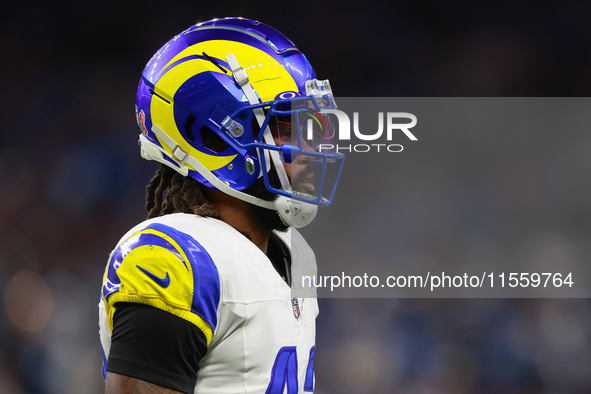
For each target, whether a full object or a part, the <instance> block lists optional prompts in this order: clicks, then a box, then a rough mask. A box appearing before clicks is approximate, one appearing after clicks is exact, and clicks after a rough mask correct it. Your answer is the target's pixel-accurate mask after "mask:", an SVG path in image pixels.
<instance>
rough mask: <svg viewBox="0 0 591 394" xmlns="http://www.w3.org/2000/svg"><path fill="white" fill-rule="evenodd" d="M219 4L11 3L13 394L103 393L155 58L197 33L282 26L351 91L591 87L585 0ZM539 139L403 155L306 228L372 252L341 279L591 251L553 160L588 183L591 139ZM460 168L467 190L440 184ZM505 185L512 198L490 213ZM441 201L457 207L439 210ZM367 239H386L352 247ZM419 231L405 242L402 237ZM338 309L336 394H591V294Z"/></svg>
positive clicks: (322, 353) (556, 91)
mask: <svg viewBox="0 0 591 394" xmlns="http://www.w3.org/2000/svg"><path fill="white" fill-rule="evenodd" d="M219 4H220V5H219V6H213V5H211V4H199V3H198V2H195V1H169V2H166V3H164V2H156V1H152V0H147V1H137V0H132V1H125V2H117V1H113V0H108V1H103V2H73V1H62V2H18V4H17V2H15V1H10V2H9V4H8V5H5V6H3V12H2V15H1V16H0V20H1V23H0V50H1V53H2V61H1V62H0V70H1V71H0V75H1V79H0V86H1V92H2V96H1V98H0V104H1V105H0V120H1V122H0V250H1V253H0V300H1V305H2V311H3V312H2V313H0V392H1V393H4V394H8V393H31V394H45V393H73V394H74V393H75V394H77V393H100V392H103V391H104V385H103V382H102V379H101V377H100V365H101V356H100V348H99V343H98V335H97V330H98V327H97V309H96V304H97V302H98V297H99V290H100V282H101V277H102V272H103V268H104V265H105V262H106V258H107V255H108V253H109V251H110V250H111V248H112V247H113V246H114V245H115V242H116V241H117V240H118V239H119V237H120V236H121V235H122V234H123V233H124V232H125V231H126V230H127V229H128V228H129V227H131V226H132V225H134V224H136V223H137V222H139V221H141V220H142V219H143V218H144V217H145V214H144V211H143V199H144V187H145V185H146V183H147V182H148V180H149V178H150V177H151V175H152V173H153V172H154V171H155V169H156V168H157V165H156V164H155V163H148V162H145V161H143V160H142V159H140V157H139V154H138V149H137V144H136V140H137V134H138V131H137V126H136V124H135V119H134V110H133V104H134V98H135V90H136V86H137V82H138V80H139V76H140V73H141V71H142V69H143V66H144V65H145V63H146V62H147V60H148V59H149V58H150V56H151V55H152V54H153V53H154V52H155V51H156V50H157V49H158V48H159V47H160V46H161V45H162V44H163V43H164V42H165V41H167V40H168V39H169V38H171V37H172V36H174V35H175V34H176V33H178V32H180V31H181V30H183V29H185V28H186V27H188V26H190V25H191V24H193V23H195V22H197V21H200V20H206V19H210V18H212V17H221V16H245V17H249V18H253V19H258V20H261V21H263V22H265V23H267V24H270V25H271V26H274V27H276V28H278V29H279V30H281V31H282V32H284V33H285V34H286V35H287V36H288V37H290V38H292V39H293V40H294V41H295V42H296V44H297V45H298V46H299V47H300V49H302V50H303V52H304V53H306V55H307V56H308V58H309V59H310V61H311V62H312V64H313V65H314V66H315V68H316V70H317V72H318V74H319V77H320V78H329V79H330V81H331V84H332V86H333V89H334V90H335V94H336V95H338V96H348V97H362V96H384V97H389V96H402V97H404V96H426V97H429V96H466V97H470V96H526V97H528V96H565V97H566V96H588V95H589V93H590V92H591V48H590V46H591V23H589V21H591V3H589V2H586V1H574V0H572V1H543V2H539V1H538V2H536V1H526V0H516V1H509V0H497V1H494V2H493V1H489V2H485V3H482V2H473V1H468V0H460V1H455V2H452V3H449V2H439V1H433V0H417V1H412V2H411V1H394V2H388V3H386V2H378V1H364V2H362V4H359V3H354V4H353V3H348V2H330V1H328V2H317V3H314V4H312V3H298V2H283V3H270V2H266V1H253V2H238V1H233V0H229V1H225V2H223V3H219ZM559 131H560V130H559ZM544 137H546V136H544ZM536 138H538V140H539V138H540V136H536V135H535V134H531V135H524V136H522V137H521V140H520V141H518V142H519V144H517V145H515V147H514V149H510V150H507V151H505V152H504V153H503V156H501V157H499V156H495V151H494V149H492V148H491V149H490V151H488V155H489V156H488V158H489V160H488V161H486V163H488V164H487V165H488V166H489V167H486V168H481V167H477V168H478V169H479V170H482V171H481V172H476V173H475V172H474V168H473V166H471V161H470V160H472V159H474V158H471V157H466V156H460V157H458V156H457V155H456V152H455V151H454V146H455V145H454V144H453V143H450V144H449V145H448V146H446V147H445V149H446V150H445V151H444V150H441V151H439V152H437V153H434V154H433V156H432V158H431V160H430V161H427V162H423V163H421V165H420V166H418V167H410V168H409V167H406V168H400V169H399V168H397V167H396V159H394V161H393V162H392V166H391V168H382V169H379V170H377V171H376V173H374V174H366V173H363V171H362V170H361V168H363V166H355V165H350V162H349V161H348V162H347V163H345V171H346V173H345V174H344V176H343V182H342V183H341V184H340V187H339V190H338V193H337V199H336V200H335V204H334V206H333V207H331V209H330V210H326V211H322V212H321V213H320V215H321V216H320V217H319V219H318V221H317V222H315V223H314V224H313V225H312V226H311V228H310V229H309V230H307V232H308V233H309V234H310V235H311V237H312V238H313V239H314V242H312V243H313V244H315V245H318V244H319V243H321V240H322V235H323V234H329V233H331V231H333V228H334V226H336V225H337V224H338V226H339V228H340V230H339V232H338V234H339V237H340V238H342V239H341V242H342V244H343V245H348V247H349V248H353V247H354V248H355V249H354V254H353V255H352V257H351V258H350V259H343V269H344V270H345V269H346V268H347V267H348V266H349V265H348V264H359V263H360V262H361V263H362V262H363V259H364V256H367V255H366V254H368V255H369V256H371V257H365V258H373V259H379V258H382V259H383V260H384V261H385V263H387V264H392V266H393V267H395V265H396V261H397V260H398V259H408V258H409V255H413V253H414V254H417V253H421V252H424V253H428V254H429V258H432V259H439V258H441V259H449V258H450V256H455V255H458V254H460V255H463V256H466V255H469V254H470V253H476V252H475V250H476V251H477V252H478V253H480V254H483V253H484V254H487V255H489V256H493V257H491V258H494V256H501V257H503V258H512V257H514V256H516V255H519V256H521V257H522V258H523V256H524V255H525V256H529V258H546V259H555V260H556V261H557V262H561V261H564V260H569V259H574V260H577V261H585V259H586V260H589V257H588V256H590V255H591V253H590V252H591V250H589V249H590V246H589V239H590V237H589V236H590V235H591V225H590V224H591V209H590V208H589V201H591V191H590V187H589V184H588V182H587V183H585V182H579V183H577V184H576V185H573V184H572V182H562V180H563V179H564V178H565V177H568V174H563V173H552V166H551V165H549V164H548V159H549V158H550V159H551V160H552V162H555V161H558V162H559V163H561V162H564V161H569V160H571V159H572V157H575V158H577V160H578V161H574V162H572V163H571V164H570V166H566V167H560V168H572V169H573V170H576V171H583V172H585V171H586V173H587V174H589V173H590V172H589V170H591V163H590V162H591V159H590V158H588V157H587V155H586V151H588V148H591V140H590V137H589V136H586V135H583V136H578V137H577V139H576V140H574V141H572V140H571V141H570V143H571V144H572V145H569V143H563V144H562V145H561V146H560V149H553V146H552V145H551V144H550V145H549V146H546V145H545V146H543V147H541V148H540V147H539V146H538V145H536V144H530V143H529V142H530V141H535V140H536ZM485 140H486V139H485ZM550 141H554V140H550ZM563 142H564V141H563ZM567 142H568V141H567ZM492 143H493V144H494V140H492ZM542 145H544V144H542ZM536 147H537V148H536ZM573 152H575V154H574V156H573ZM588 156H591V155H588ZM356 159H357V160H359V158H356ZM352 162H353V163H355V162H354V161H352ZM523 166H526V167H527V171H525V170H523V168H524V167H523ZM441 169H444V172H445V173H446V174H448V175H449V174H453V178H452V179H441V177H440V175H441V173H442V170H441ZM399 170H400V171H402V170H404V172H405V174H407V176H405V177H400V176H397V174H399V172H398V171H399ZM390 176H391V177H392V178H389V177H390ZM378 178H379V179H378ZM391 179H396V182H395V183H394V182H393V181H389V180H391ZM524 179H527V180H529V181H528V182H523V180H524ZM499 180H502V182H500V181H499ZM372 181H376V182H377V181H379V182H382V183H383V185H384V187H383V188H382V189H380V190H382V191H383V193H382V194H377V193H371V192H368V190H374V189H372V188H371V182H372ZM448 181H449V182H448ZM491 185H492V186H494V187H495V188H499V189H495V190H496V191H497V192H498V194H497V195H496V198H493V199H490V200H487V198H486V197H487V196H488V194H487V193H488V192H489V191H490V190H491V189H492V186H491ZM489 186H490V187H489ZM456 187H461V188H462V189H461V190H458V189H454V188H456ZM557 189H559V190H560V191H561V192H560V193H556V192H552V191H555V190H557ZM456 197H462V198H456ZM422 198H425V199H427V198H428V199H429V201H430V202H433V201H438V204H435V205H430V209H427V210H423V209H421V202H422V200H421V199H422ZM386 203H389V204H394V205H395V204H400V206H401V208H400V209H399V210H398V211H397V212H398V214H399V215H397V216H396V217H386V218H384V217H383V215H382V216H380V212H379V210H376V209H373V210H372V209H371V208H369V207H371V206H372V204H373V206H374V207H378V208H379V207H380V206H382V205H383V204H386ZM491 213H492V215H496V214H497V213H502V214H501V215H500V216H498V217H499V218H500V219H499V220H500V221H501V223H500V224H498V226H497V227H495V231H489V232H487V231H480V230H479V229H482V227H481V226H486V225H487V223H488V222H483V221H482V220H485V219H486V218H487V216H486V215H487V214H491ZM495 217H497V216H495ZM471 219H474V220H471ZM355 226H362V227H365V228H367V229H368V232H367V234H370V235H371V234H382V236H381V237H380V236H375V237H370V236H368V237H367V239H363V240H360V239H349V238H347V228H353V227H355ZM405 230H409V231H405ZM410 230H412V231H410ZM401 233H404V234H405V238H403V239H400V238H398V240H397V242H391V243H389V240H391V238H390V237H387V236H384V235H383V234H397V235H399V234H401ZM475 233H476V234H477V235H478V237H476V238H475V237H474V234H475ZM504 237H509V238H504ZM507 239H509V241H507ZM499 245H510V250H509V249H508V250H504V249H503V248H502V247H500V246H499ZM478 248H481V249H478ZM482 248H484V249H482ZM483 250H484V252H483ZM370 252H371V253H370ZM380 256H381V257H380ZM321 266H322V261H320V267H321ZM320 306H321V313H322V314H321V316H320V319H319V321H318V346H317V354H316V372H317V392H318V393H320V394H348V393H354V394H359V393H404V394H410V393H428V394H431V393H433V394H435V393H511V394H512V393H589V392H591V373H590V372H591V313H590V312H591V303H590V302H589V300H588V299H544V300H541V299H453V300H450V299H448V300H441V299H377V300H375V299H374V300H368V299H321V300H320Z"/></svg>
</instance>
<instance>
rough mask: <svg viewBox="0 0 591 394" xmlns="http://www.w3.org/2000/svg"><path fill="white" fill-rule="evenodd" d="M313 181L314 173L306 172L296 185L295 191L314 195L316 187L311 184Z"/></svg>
mask: <svg viewBox="0 0 591 394" xmlns="http://www.w3.org/2000/svg"><path fill="white" fill-rule="evenodd" d="M313 180H314V171H307V172H306V174H305V175H304V176H303V177H302V179H301V180H300V181H299V182H298V184H297V189H296V190H297V191H299V192H302V193H308V194H314V193H315V192H316V186H315V185H314V183H312V182H313Z"/></svg>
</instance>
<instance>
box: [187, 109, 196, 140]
mask: <svg viewBox="0 0 591 394" xmlns="http://www.w3.org/2000/svg"><path fill="white" fill-rule="evenodd" d="M194 124H195V117H194V116H193V115H189V117H188V118H187V122H186V123H185V134H187V139H188V140H189V141H191V142H195V136H194V135H193V125H194Z"/></svg>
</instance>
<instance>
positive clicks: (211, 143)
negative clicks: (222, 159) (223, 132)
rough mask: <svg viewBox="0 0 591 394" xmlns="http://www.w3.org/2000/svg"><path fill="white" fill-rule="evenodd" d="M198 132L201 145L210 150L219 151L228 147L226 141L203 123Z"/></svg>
mask: <svg viewBox="0 0 591 394" xmlns="http://www.w3.org/2000/svg"><path fill="white" fill-rule="evenodd" d="M200 134H201V140H202V141H203V146H204V147H205V148H207V149H209V150H210V151H212V152H215V153H221V152H223V151H225V150H226V149H228V148H229V147H230V145H228V143H227V142H226V141H224V140H223V139H222V138H221V137H220V136H219V135H217V134H216V133H215V132H214V131H213V130H212V129H210V128H209V127H207V126H205V125H203V126H202V127H201V130H200Z"/></svg>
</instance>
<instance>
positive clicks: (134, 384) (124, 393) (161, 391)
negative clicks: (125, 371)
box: [105, 372, 182, 394]
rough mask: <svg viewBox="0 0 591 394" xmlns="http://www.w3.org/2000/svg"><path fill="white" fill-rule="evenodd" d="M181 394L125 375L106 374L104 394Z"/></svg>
mask: <svg viewBox="0 0 591 394" xmlns="http://www.w3.org/2000/svg"><path fill="white" fill-rule="evenodd" d="M176 393H179V394H182V393H181V392H180V391H175V390H171V389H167V388H165V387H162V386H157V385H155V384H152V383H149V382H146V381H145V380H140V379H136V378H132V377H129V376H125V375H119V374H116V373H113V372H107V380H106V385H105V394H176Z"/></svg>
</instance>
